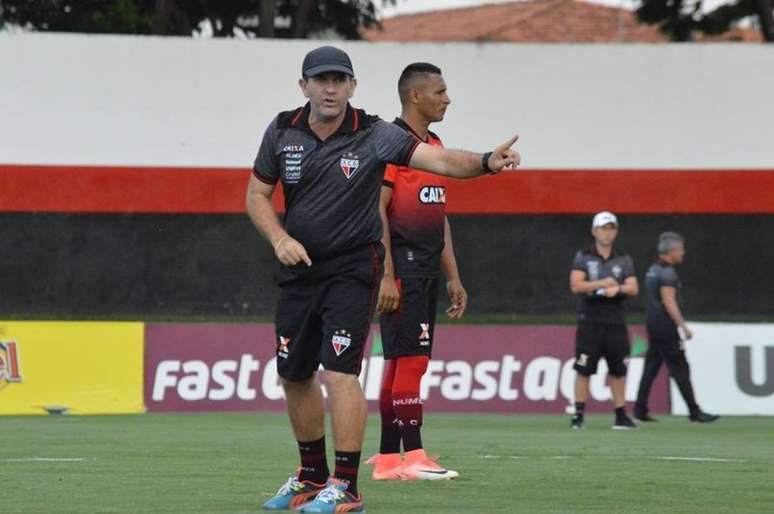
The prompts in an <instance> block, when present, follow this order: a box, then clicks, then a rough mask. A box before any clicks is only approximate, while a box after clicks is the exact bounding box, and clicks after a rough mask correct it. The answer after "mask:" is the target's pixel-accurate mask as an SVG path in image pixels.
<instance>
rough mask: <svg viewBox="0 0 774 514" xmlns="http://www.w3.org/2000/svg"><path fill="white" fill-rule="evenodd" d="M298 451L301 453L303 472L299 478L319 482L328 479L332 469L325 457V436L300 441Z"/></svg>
mask: <svg viewBox="0 0 774 514" xmlns="http://www.w3.org/2000/svg"><path fill="white" fill-rule="evenodd" d="M298 452H299V453H300V454H301V473H300V474H299V476H298V479H299V480H309V481H310V482H315V483H318V484H324V483H325V482H327V481H328V476H329V475H330V471H329V470H328V460H327V459H326V458H325V436H323V437H321V438H320V439H318V440H317V441H310V442H308V443H305V442H302V441H298Z"/></svg>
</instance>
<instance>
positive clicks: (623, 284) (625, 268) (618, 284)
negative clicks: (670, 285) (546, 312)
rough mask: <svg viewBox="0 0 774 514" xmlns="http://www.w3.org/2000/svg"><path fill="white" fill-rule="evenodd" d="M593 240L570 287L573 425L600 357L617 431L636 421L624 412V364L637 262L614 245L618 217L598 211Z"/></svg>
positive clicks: (575, 265)
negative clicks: (574, 310)
mask: <svg viewBox="0 0 774 514" xmlns="http://www.w3.org/2000/svg"><path fill="white" fill-rule="evenodd" d="M591 234H592V235H593V236H594V244H592V245H591V247H590V248H588V249H586V250H580V251H579V252H578V253H577V254H576V255H575V260H574V261H573V263H572V271H571V272H570V290H571V291H572V292H573V293H575V294H576V295H578V297H579V298H580V308H579V312H578V329H577V332H576V335H575V365H574V366H573V368H574V369H575V371H577V375H576V377H575V416H573V418H572V421H571V422H570V428H573V429H579V428H583V412H584V410H585V408H586V399H587V398H588V396H589V378H590V377H591V375H593V374H594V373H596V372H597V363H598V362H599V359H600V358H601V357H604V358H605V360H606V361H607V367H608V369H609V376H610V389H611V391H612V393H613V406H614V407H615V422H614V423H613V429H614V430H628V429H632V428H637V425H635V424H634V422H633V421H632V420H631V419H630V418H629V416H627V415H626V398H625V395H624V393H625V390H626V363H625V362H624V360H625V359H626V358H627V357H628V356H629V332H628V330H627V328H626V320H625V319H624V301H625V300H626V298H628V297H629V296H636V295H637V292H638V285H637V277H636V276H635V275H634V262H633V261H632V258H631V257H630V256H629V255H621V254H618V253H617V252H615V250H614V249H613V243H614V242H615V239H616V237H617V236H618V218H616V216H615V214H613V213H611V212H606V211H605V212H600V213H598V214H597V215H596V216H594V220H593V221H592V223H591Z"/></svg>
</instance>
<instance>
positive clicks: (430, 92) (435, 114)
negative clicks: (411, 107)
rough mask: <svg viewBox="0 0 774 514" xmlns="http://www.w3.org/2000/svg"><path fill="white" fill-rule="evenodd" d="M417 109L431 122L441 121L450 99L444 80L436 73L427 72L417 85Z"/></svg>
mask: <svg viewBox="0 0 774 514" xmlns="http://www.w3.org/2000/svg"><path fill="white" fill-rule="evenodd" d="M416 89H417V109H418V110H419V112H420V114H422V116H423V117H424V118H425V119H426V120H428V121H430V122H431V123H433V122H437V121H442V120H443V117H444V115H445V114H446V108H447V107H448V106H449V104H450V103H451V99H450V98H449V95H448V93H447V91H446V81H445V80H443V77H442V76H441V75H438V74H436V73H429V74H427V78H425V79H424V80H422V81H421V82H419V84H418V85H417V88H416Z"/></svg>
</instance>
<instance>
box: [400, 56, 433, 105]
mask: <svg viewBox="0 0 774 514" xmlns="http://www.w3.org/2000/svg"><path fill="white" fill-rule="evenodd" d="M430 74H432V75H441V68H439V67H438V66H436V65H434V64H430V63H429V62H415V63H411V64H409V65H408V66H406V67H405V68H404V69H403V73H401V74H400V78H399V79H398V96H400V102H401V103H405V101H406V98H407V96H408V92H409V91H410V90H411V88H412V87H414V86H415V84H416V80H417V79H419V78H423V77H424V76H426V75H430Z"/></svg>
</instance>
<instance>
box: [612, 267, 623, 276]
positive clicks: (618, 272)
mask: <svg viewBox="0 0 774 514" xmlns="http://www.w3.org/2000/svg"><path fill="white" fill-rule="evenodd" d="M612 271H613V276H614V277H615V278H621V273H623V269H622V268H621V266H619V265H618V264H616V265H615V266H613V269H612Z"/></svg>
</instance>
